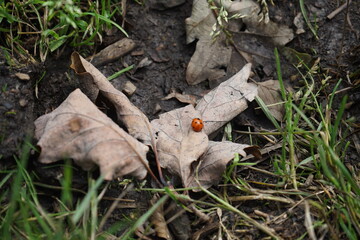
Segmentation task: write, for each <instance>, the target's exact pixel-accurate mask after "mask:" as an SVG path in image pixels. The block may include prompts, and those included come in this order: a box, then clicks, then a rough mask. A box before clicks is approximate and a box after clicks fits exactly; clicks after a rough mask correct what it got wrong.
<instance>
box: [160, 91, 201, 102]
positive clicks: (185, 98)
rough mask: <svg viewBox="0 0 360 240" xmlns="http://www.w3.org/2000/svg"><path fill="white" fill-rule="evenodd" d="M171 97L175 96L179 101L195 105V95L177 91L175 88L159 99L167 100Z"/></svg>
mask: <svg viewBox="0 0 360 240" xmlns="http://www.w3.org/2000/svg"><path fill="white" fill-rule="evenodd" d="M171 98H176V99H177V100H179V102H182V103H189V104H191V105H193V106H195V104H196V100H197V99H196V97H195V96H193V95H189V94H181V93H178V92H177V91H176V90H175V89H171V92H170V93H169V94H168V95H167V96H166V97H164V98H162V99H161V100H169V99H171Z"/></svg>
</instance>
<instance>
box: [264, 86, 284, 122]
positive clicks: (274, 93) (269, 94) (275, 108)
mask: <svg viewBox="0 0 360 240" xmlns="http://www.w3.org/2000/svg"><path fill="white" fill-rule="evenodd" d="M257 84H258V92H259V94H258V96H259V97H260V98H261V99H262V100H263V101H264V103H265V104H266V105H267V106H268V108H269V111H270V113H271V114H272V115H273V116H274V118H275V119H276V120H278V121H281V120H282V119H283V117H284V113H285V109H284V104H282V103H281V102H282V97H281V94H280V84H279V81H277V80H267V81H265V82H259V83H257Z"/></svg>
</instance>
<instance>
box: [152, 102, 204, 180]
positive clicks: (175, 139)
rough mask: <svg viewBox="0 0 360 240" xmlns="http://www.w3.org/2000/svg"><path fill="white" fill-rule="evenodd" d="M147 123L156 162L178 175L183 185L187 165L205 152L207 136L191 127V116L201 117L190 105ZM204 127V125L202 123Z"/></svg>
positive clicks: (189, 172) (188, 174) (189, 169)
mask: <svg viewBox="0 0 360 240" xmlns="http://www.w3.org/2000/svg"><path fill="white" fill-rule="evenodd" d="M159 117H160V118H159V119H155V120H153V121H152V122H151V125H152V126H153V129H154V131H155V134H156V138H157V145H156V146H157V150H158V157H159V161H160V165H161V167H163V168H166V169H168V170H169V172H171V173H172V174H175V175H177V176H179V177H180V178H181V179H182V181H183V185H184V187H186V186H187V184H188V178H189V177H190V175H191V164H192V163H193V162H195V161H197V160H198V158H199V157H200V156H201V155H202V154H203V153H204V152H205V150H206V148H207V146H208V137H207V135H206V134H205V133H204V131H200V132H195V131H193V130H192V127H191V122H192V120H193V118H201V115H200V114H199V112H198V111H196V110H195V109H194V107H193V106H192V105H188V106H186V107H183V108H178V109H175V110H173V111H170V112H167V113H164V114H161V115H160V116H159ZM205 127H206V126H205Z"/></svg>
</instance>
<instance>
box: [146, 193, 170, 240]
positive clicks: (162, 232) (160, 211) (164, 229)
mask: <svg viewBox="0 0 360 240" xmlns="http://www.w3.org/2000/svg"><path fill="white" fill-rule="evenodd" d="M159 199H160V197H159V195H158V194H155V195H154V196H153V198H152V199H151V200H150V204H151V205H152V206H153V205H155V204H156V202H157V201H158V200H159ZM150 222H151V223H152V224H153V225H154V228H155V231H156V236H157V237H159V238H162V239H166V240H170V239H172V237H171V234H170V231H169V228H168V226H167V224H166V220H165V216H164V203H163V204H161V205H160V206H159V207H158V208H157V209H156V210H155V211H154V213H153V214H152V215H151V217H150Z"/></svg>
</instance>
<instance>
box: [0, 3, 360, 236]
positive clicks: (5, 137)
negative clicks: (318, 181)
mask: <svg viewBox="0 0 360 240" xmlns="http://www.w3.org/2000/svg"><path fill="white" fill-rule="evenodd" d="M274 2H275V6H271V7H270V16H271V18H272V19H273V20H274V21H276V22H279V23H292V22H293V19H294V17H295V16H296V14H298V13H300V8H299V6H298V4H297V2H293V1H283V0H278V1H274ZM339 4H340V1H336V0H331V1H325V0H319V1H310V0H308V1H305V5H306V7H307V10H308V13H309V15H310V16H316V20H317V21H316V22H314V23H313V24H314V25H315V26H316V27H317V35H318V36H319V40H316V39H315V37H314V35H313V34H312V33H311V32H310V30H309V29H308V28H307V26H306V24H305V25H304V29H305V33H303V34H300V35H296V37H295V39H294V40H293V41H292V42H291V43H290V44H288V46H289V47H292V48H294V49H296V50H297V51H299V52H304V53H309V54H310V55H311V56H312V57H313V58H314V59H315V58H317V57H320V58H321V62H320V66H321V68H322V69H323V70H325V71H327V72H328V74H329V75H330V76H332V79H331V80H330V84H329V85H328V87H327V88H326V89H325V91H324V98H325V96H326V94H329V93H331V91H332V88H333V86H334V84H335V83H336V82H335V81H336V79H339V78H342V79H344V81H343V82H342V85H341V88H342V89H346V88H347V87H350V86H352V85H351V84H354V83H355V82H356V80H358V79H359V78H360V73H359V72H357V74H352V73H354V72H356V71H359V65H360V41H359V36H360V2H359V1H353V2H352V4H351V7H350V8H349V9H345V10H344V11H342V12H340V13H339V14H338V15H336V16H335V17H334V18H332V19H328V18H327V15H328V14H329V13H331V12H332V11H333V10H334V9H336V8H337V7H339ZM191 7H192V1H191V0H188V1H186V3H184V4H182V5H181V6H178V7H175V8H172V9H167V10H164V11H159V10H154V9H151V8H148V7H146V6H141V5H138V4H136V3H135V2H134V1H128V9H127V15H126V30H127V31H128V33H129V37H130V38H131V39H133V40H135V42H136V44H137V47H136V49H135V50H133V51H132V53H130V54H128V55H126V56H124V57H123V58H122V59H120V60H117V61H115V62H112V63H109V64H107V65H106V66H101V67H99V70H100V71H101V72H102V73H103V74H104V75H105V76H110V75H112V74H113V73H115V72H117V71H119V70H121V69H123V68H124V67H126V66H129V65H132V64H135V65H137V64H138V63H139V62H140V61H141V60H143V59H144V58H148V59H149V60H151V62H152V63H151V64H150V65H149V66H146V67H143V68H139V69H136V71H134V70H133V71H130V72H128V73H126V74H123V75H121V76H120V77H118V78H116V79H114V80H112V83H113V85H114V86H115V87H117V88H118V89H121V88H122V87H123V85H124V83H125V82H126V81H131V82H132V83H133V84H134V85H135V86H136V87H137V89H136V92H135V94H134V95H132V96H131V97H130V100H131V101H132V102H133V103H134V104H135V105H136V106H138V107H139V108H140V109H141V110H142V111H143V112H144V113H145V114H146V115H147V116H148V117H149V119H150V120H151V119H154V118H156V117H157V116H158V114H160V113H163V112H167V111H169V110H172V109H175V108H178V107H181V106H184V104H182V103H179V102H178V101H177V100H167V101H162V100H161V98H163V97H164V96H166V95H167V94H168V93H169V92H170V90H171V89H173V88H175V89H176V90H178V91H179V92H183V93H186V94H192V95H195V96H202V95H203V94H204V93H205V92H206V91H208V90H209V89H210V86H211V85H212V84H209V83H208V82H203V83H201V84H199V85H196V86H189V85H188V84H187V83H186V81H185V71H186V66H187V63H188V62H189V60H190V58H191V56H192V54H193V53H194V50H195V44H190V45H187V44H186V40H185V39H186V34H185V25H184V20H185V18H187V17H189V16H190V15H191ZM347 11H348V12H347ZM346 13H348V16H349V19H347V18H346ZM287 25H291V27H292V28H294V30H296V27H295V26H294V25H293V24H287ZM122 37H123V35H122V34H120V33H115V34H113V35H111V36H108V37H105V39H104V42H103V44H102V45H99V46H98V49H101V48H104V47H106V46H107V45H108V44H111V43H113V42H115V41H117V40H119V39H121V38H122ZM73 50H76V49H66V50H65V51H64V52H63V53H62V55H61V56H59V57H56V56H52V57H50V58H49V60H48V61H47V62H46V63H44V64H39V65H37V66H26V67H19V68H14V67H9V66H7V65H6V63H5V62H6V61H5V56H4V55H3V54H2V53H0V65H1V67H0V88H1V92H0V116H1V117H0V144H1V148H0V169H4V168H6V167H7V166H8V165H12V164H14V162H13V156H14V155H18V154H19V152H20V144H21V143H22V141H23V140H24V139H25V137H26V136H30V137H32V136H33V131H34V125H33V121H34V120H35V119H36V118H37V117H39V116H41V115H43V114H45V113H48V112H51V111H52V110H53V109H55V108H56V107H57V106H59V105H60V103H61V102H62V101H63V100H65V98H66V97H67V96H68V94H69V93H71V92H72V91H73V90H75V89H76V88H77V87H78V86H79V83H78V81H77V79H76V77H75V76H74V74H73V72H72V70H70V69H69V65H70V54H71V52H72V51H73ZM86 52H88V51H84V52H81V51H80V53H82V54H84V55H86ZM283 60H284V61H286V59H283ZM259 67H260V69H261V67H262V66H254V69H259ZM19 72H21V73H26V74H28V75H29V76H30V80H19V79H18V78H17V77H16V76H15V74H16V73H19ZM255 72H256V73H257V76H255V78H257V79H259V80H264V77H262V76H261V74H258V73H259V72H258V71H255ZM292 74H294V70H291V71H289V72H287V71H284V79H285V81H286V82H287V84H289V85H291V84H293V82H291V81H290V80H289V79H291V76H292ZM273 76H274V78H276V77H275V75H273ZM270 77H271V76H270ZM268 78H269V77H268ZM318 84H320V83H318ZM354 89H355V90H354ZM354 89H353V90H348V91H344V93H343V94H339V96H340V97H341V96H343V95H345V94H348V95H349V102H350V103H352V104H350V105H349V107H348V108H347V110H346V114H347V115H348V116H353V117H355V119H359V118H360V109H359V105H360V104H359V99H360V94H359V92H358V91H356V88H354ZM158 106H160V109H158ZM253 112H254V110H253V109H249V110H247V111H246V113H244V114H243V116H241V117H238V118H236V119H235V121H234V126H235V127H236V128H239V129H241V128H246V124H244V122H251V123H254V124H255V126H256V125H264V126H266V125H268V124H269V123H267V122H264V121H263V116H261V115H260V117H259V115H255V114H253ZM33 143H34V145H35V144H36V142H35V141H34V140H33ZM357 158H358V156H357V154H356V151H352V152H351V154H350V155H349V160H350V161H351V163H352V164H357V165H358V164H359V163H358V159H357ZM31 160H32V161H33V163H30V168H32V170H34V171H36V172H37V173H39V170H38V168H40V165H39V164H37V163H35V162H36V154H35V155H33V156H32V157H31ZM271 164H272V163H271V161H264V162H263V163H262V165H260V166H259V167H261V168H263V169H271V166H272V165H271ZM40 172H41V171H40ZM79 172H82V171H81V170H80V171H79ZM59 174H61V171H59V170H51V169H48V170H47V174H45V175H44V174H43V175H41V174H40V179H39V181H41V180H43V181H48V180H49V179H53V180H52V182H54V183H56V182H57V180H54V179H56V178H57V177H58V176H59ZM85 176H86V174H84V173H82V174H77V175H76V176H75V180H74V181H76V182H77V183H78V184H77V185H76V186H77V187H79V188H82V187H83V188H86V187H85V186H86V182H84V181H85ZM241 176H242V177H243V178H244V179H246V180H250V181H253V182H262V181H264V180H268V182H269V183H276V182H277V179H273V177H272V176H267V175H265V174H259V172H252V171H251V170H249V169H245V170H244V171H241ZM44 179H46V180H44ZM254 184H256V183H254ZM256 187H259V188H261V186H257V185H256ZM114 188H115V189H116V190H114V189H113V190H111V191H109V192H108V193H107V194H108V195H109V197H117V195H118V193H117V192H118V191H119V190H118V189H119V187H117V188H116V187H114ZM84 190H86V189H84ZM127 198H131V199H133V200H134V202H135V205H134V206H135V207H134V206H133V209H135V210H136V209H140V211H141V212H143V211H145V210H146V209H147V205H146V204H145V205H144V202H145V201H144V198H143V196H141V194H134V195H132V196H127ZM111 203H112V201H104V202H102V203H101V205H100V208H101V209H100V210H99V211H100V212H105V209H107V208H108V207H109V206H110V205H111ZM137 203H141V204H140V205H141V206H140V207H139V206H137V205H136V204H137ZM235 206H237V207H238V208H239V209H241V210H242V211H244V212H246V213H248V214H250V215H251V216H252V217H254V218H255V219H256V218H261V217H260V216H259V215H256V214H254V210H258V211H261V212H263V213H265V214H268V215H273V216H277V215H280V214H281V213H286V215H285V218H284V219H279V221H276V222H272V223H271V227H272V228H274V229H275V230H276V231H277V233H278V234H280V235H281V236H282V237H283V238H284V239H295V238H298V237H300V236H301V235H302V234H303V233H304V232H305V231H306V229H305V226H304V211H303V209H302V208H301V207H295V208H294V209H291V210H289V209H288V208H287V205H286V204H274V205H269V204H268V203H266V202H265V201H251V202H245V204H239V205H235ZM129 209H130V210H129ZM131 209H132V207H129V208H126V207H124V208H118V209H117V210H115V211H114V213H113V216H112V218H110V220H109V223H112V222H115V221H117V220H119V219H121V218H122V217H123V215H127V214H130V213H134V212H136V211H138V210H136V211H132V210H131ZM288 210H289V211H288ZM228 214H229V218H228V219H229V223H228V225H231V223H232V222H236V218H237V216H230V215H231V213H228ZM133 217H134V216H133ZM135 217H136V214H135ZM190 218H191V216H190ZM228 227H230V226H228ZM200 228H201V226H200V225H198V226H194V227H192V232H195V231H196V230H199V229H200ZM230 228H231V227H230ZM234 230H239V231H238V233H239V237H243V238H244V239H245V238H246V239H260V238H262V237H264V236H263V235H262V234H261V233H260V232H258V231H256V230H254V229H252V230H249V231H243V232H242V233H241V229H236V227H234ZM216 231H217V230H215V231H214V232H215V233H216ZM207 238H209V239H210V238H211V234H210V235H208V236H207Z"/></svg>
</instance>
